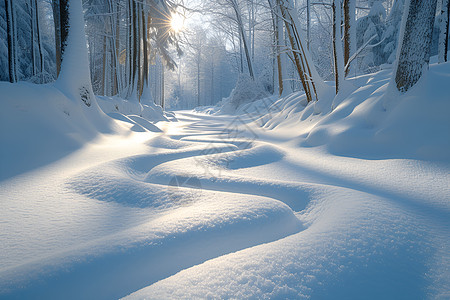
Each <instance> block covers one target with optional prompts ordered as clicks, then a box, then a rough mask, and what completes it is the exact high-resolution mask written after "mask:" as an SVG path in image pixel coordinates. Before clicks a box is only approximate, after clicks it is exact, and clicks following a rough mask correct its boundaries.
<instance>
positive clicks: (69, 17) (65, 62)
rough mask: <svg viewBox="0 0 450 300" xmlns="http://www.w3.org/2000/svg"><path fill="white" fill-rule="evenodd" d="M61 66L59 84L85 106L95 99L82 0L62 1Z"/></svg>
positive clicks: (60, 6)
mask: <svg viewBox="0 0 450 300" xmlns="http://www.w3.org/2000/svg"><path fill="white" fill-rule="evenodd" d="M59 8H60V10H59V17H60V20H59V24H60V33H61V69H60V73H59V75H58V80H57V82H56V84H57V86H58V87H59V88H60V89H61V90H63V91H65V92H66V94H68V95H69V96H70V97H72V98H75V99H80V100H82V101H83V103H84V104H85V105H86V106H88V107H89V106H91V104H92V102H93V101H94V97H93V91H92V86H91V78H90V73H89V60H88V52H87V47H86V35H85V32H84V18H83V9H82V6H81V0H60V2H59Z"/></svg>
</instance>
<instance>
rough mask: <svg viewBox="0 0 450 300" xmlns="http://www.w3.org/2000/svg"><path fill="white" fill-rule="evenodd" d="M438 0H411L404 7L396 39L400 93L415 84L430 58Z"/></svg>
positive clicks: (397, 78) (396, 80)
mask: <svg viewBox="0 0 450 300" xmlns="http://www.w3.org/2000/svg"><path fill="white" fill-rule="evenodd" d="M436 4H437V0H427V1H423V0H410V5H409V9H408V6H406V11H405V13H404V16H403V17H404V18H406V21H405V22H406V23H405V24H404V31H403V36H401V37H400V39H399V47H400V55H399V57H398V61H397V71H396V74H395V83H396V85H397V89H398V90H399V91H400V92H406V91H407V90H409V89H410V88H411V87H412V86H414V85H415V84H416V83H417V81H419V79H420V77H422V73H423V71H424V69H425V68H428V63H429V61H430V51H431V40H432V35H433V26H434V19H435V14H436Z"/></svg>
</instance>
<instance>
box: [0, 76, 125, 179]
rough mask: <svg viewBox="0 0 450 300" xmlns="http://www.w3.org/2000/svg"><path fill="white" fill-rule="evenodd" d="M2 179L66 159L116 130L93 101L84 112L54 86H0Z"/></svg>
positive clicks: (0, 162)
mask: <svg viewBox="0 0 450 300" xmlns="http://www.w3.org/2000/svg"><path fill="white" fill-rule="evenodd" d="M0 95H1V97H0V141H1V143H2V145H8V146H7V147H0V165H1V168H0V180H2V179H6V178H9V177H12V176H14V175H18V174H20V173H23V172H25V171H27V170H30V169H34V168H36V167H39V166H43V165H46V164H48V163H50V162H52V161H54V160H57V159H58V158H61V157H63V156H66V155H68V154H69V153H71V152H72V151H74V150H76V149H78V148H80V147H81V146H82V145H84V144H85V143H86V142H88V141H91V140H92V139H94V138H95V137H96V136H97V135H98V134H99V133H113V132H116V131H117V130H118V127H117V126H116V125H114V124H113V123H114V122H112V120H111V119H110V118H109V117H108V116H106V115H105V114H104V113H103V112H102V111H101V109H100V108H99V107H98V106H97V104H96V103H95V101H94V102H93V103H92V105H91V107H87V106H86V105H85V104H84V103H83V102H82V101H81V100H78V101H76V100H72V99H69V98H67V97H66V96H65V95H64V94H63V93H62V92H61V91H60V90H59V89H58V88H56V87H55V86H54V85H52V84H48V85H35V84H31V83H25V82H22V83H16V84H10V83H6V82H0Z"/></svg>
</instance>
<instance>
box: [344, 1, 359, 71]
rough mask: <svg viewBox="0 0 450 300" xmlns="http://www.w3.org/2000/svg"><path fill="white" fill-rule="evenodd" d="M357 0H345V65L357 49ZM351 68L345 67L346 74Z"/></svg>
mask: <svg viewBox="0 0 450 300" xmlns="http://www.w3.org/2000/svg"><path fill="white" fill-rule="evenodd" d="M355 1H356V0H344V4H343V6H344V39H343V40H344V65H347V63H348V62H349V59H350V57H351V56H352V55H353V53H355V51H356V23H355V11H356V2H355ZM349 70H350V68H346V69H345V76H347V75H348V73H349Z"/></svg>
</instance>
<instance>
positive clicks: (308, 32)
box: [306, 0, 311, 50]
mask: <svg viewBox="0 0 450 300" xmlns="http://www.w3.org/2000/svg"><path fill="white" fill-rule="evenodd" d="M310 9H311V3H310V0H306V48H308V50H309V49H310V48H309V46H310V44H311V10H310Z"/></svg>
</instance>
